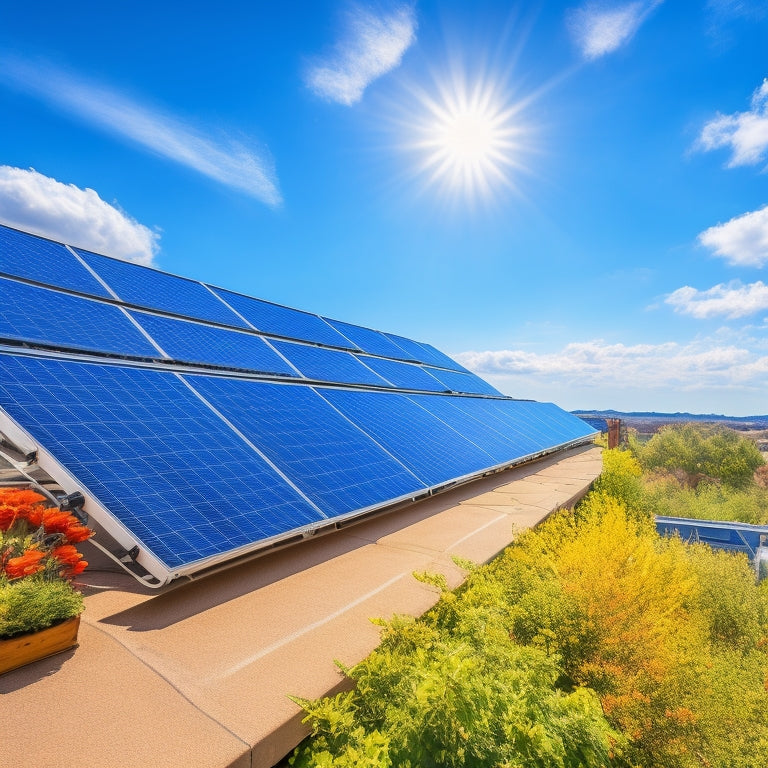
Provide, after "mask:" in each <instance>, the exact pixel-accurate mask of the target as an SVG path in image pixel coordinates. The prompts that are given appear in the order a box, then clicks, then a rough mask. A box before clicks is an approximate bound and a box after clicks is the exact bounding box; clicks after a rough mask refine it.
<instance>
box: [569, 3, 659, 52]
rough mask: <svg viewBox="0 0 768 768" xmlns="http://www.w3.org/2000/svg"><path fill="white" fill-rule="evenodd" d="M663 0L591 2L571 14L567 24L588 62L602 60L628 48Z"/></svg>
mask: <svg viewBox="0 0 768 768" xmlns="http://www.w3.org/2000/svg"><path fill="white" fill-rule="evenodd" d="M662 2H663V0H638V2H632V3H587V4H586V5H582V6H581V7H580V8H575V9H573V10H571V11H569V12H568V14H567V16H566V23H567V24H568V29H569V30H570V33H571V36H572V37H573V39H574V42H575V43H576V45H577V46H578V48H579V50H580V51H581V55H582V56H583V57H584V58H585V59H590V60H591V59H599V58H600V57H601V56H605V55H606V54H608V53H613V51H616V50H618V49H619V48H621V46H623V45H626V44H627V43H628V42H629V41H630V40H631V39H632V38H633V37H634V35H635V32H637V30H638V29H639V28H640V26H641V24H642V23H643V22H644V21H645V20H646V18H648V15H649V14H650V13H651V11H653V9H654V8H656V6H658V5H661V3H662Z"/></svg>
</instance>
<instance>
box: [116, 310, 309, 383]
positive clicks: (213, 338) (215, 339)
mask: <svg viewBox="0 0 768 768" xmlns="http://www.w3.org/2000/svg"><path fill="white" fill-rule="evenodd" d="M131 315H132V316H133V317H134V318H135V319H136V321H137V322H138V323H139V324H140V325H141V327H142V328H144V330H145V331H146V332H147V333H148V334H149V335H150V336H151V337H152V338H153V339H154V340H155V341H156V342H157V344H159V345H160V347H161V348H162V349H163V351H164V352H165V353H166V354H167V355H168V356H169V357H170V358H171V359H173V360H178V361H181V362H186V363H204V364H206V365H220V366H225V367H228V368H241V369H245V370H251V371H257V372H259V373H277V374H280V375H282V376H294V377H297V376H298V374H297V373H296V371H294V370H293V369H292V368H291V366H290V365H288V363H286V362H285V360H283V359H282V358H281V357H280V355H278V354H276V353H275V352H274V351H273V350H272V349H270V348H269V345H268V344H267V343H266V342H265V341H264V339H262V338H261V337H259V336H255V335H254V334H252V333H243V332H241V331H230V330H227V329H225V328H217V327H216V326H213V325H202V324H201V323H193V322H191V321H189V320H177V319H175V318H171V317H160V316H159V315H151V314H149V313H148V312H138V311H133V310H132V311H131Z"/></svg>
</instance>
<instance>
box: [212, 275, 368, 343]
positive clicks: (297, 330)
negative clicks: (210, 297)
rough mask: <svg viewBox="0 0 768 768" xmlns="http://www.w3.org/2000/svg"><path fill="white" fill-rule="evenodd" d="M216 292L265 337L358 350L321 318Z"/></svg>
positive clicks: (220, 291)
mask: <svg viewBox="0 0 768 768" xmlns="http://www.w3.org/2000/svg"><path fill="white" fill-rule="evenodd" d="M214 291H215V292H216V294H217V295H218V296H221V297H222V298H223V299H224V301H226V302H227V304H229V305H230V306H231V307H232V308H233V309H235V310H236V311H237V312H239V313H240V314H241V315H242V316H243V317H244V318H245V319H246V320H247V321H248V322H249V323H251V325H253V327H254V328H257V329H258V330H260V331H263V332H264V333H269V334H273V335H275V336H284V337H286V338H289V339H300V340H301V341H313V342H315V343H316V344H326V345H328V346H331V347H342V348H343V349H354V348H355V345H354V344H352V342H350V341H348V340H347V339H345V338H344V337H343V336H342V335H341V334H340V333H338V332H337V331H336V330H334V329H333V328H331V326H330V325H328V323H326V322H325V320H323V319H321V318H320V317H319V316H318V315H313V314H310V313H309V312H302V311H300V310H298V309H289V308H288V307H282V306H280V305H279V304H271V303H270V302H268V301H261V300H260V299H252V298H251V297H250V296H243V295H242V294H240V293H232V292H231V291H225V290H222V289H221V288H215V289H214Z"/></svg>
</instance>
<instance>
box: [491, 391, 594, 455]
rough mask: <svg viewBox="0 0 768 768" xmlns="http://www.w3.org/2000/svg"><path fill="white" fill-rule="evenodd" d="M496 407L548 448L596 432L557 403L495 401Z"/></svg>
mask: <svg viewBox="0 0 768 768" xmlns="http://www.w3.org/2000/svg"><path fill="white" fill-rule="evenodd" d="M490 402H492V403H493V406H494V408H495V410H496V411H497V412H498V413H499V414H500V415H501V418H502V419H504V420H505V421H506V422H507V423H508V424H510V426H511V425H516V426H517V428H523V429H525V430H526V432H527V434H529V435H531V437H532V438H533V439H535V440H536V441H537V443H538V445H539V446H540V448H539V450H545V449H546V448H548V447H552V446H553V445H559V444H563V443H566V442H569V441H571V440H577V439H579V438H582V437H586V436H588V435H591V434H594V432H595V430H593V429H592V428H591V427H589V425H587V424H585V423H584V422H583V421H581V419H578V418H577V417H576V416H573V414H570V413H568V412H567V411H564V410H562V409H561V408H558V407H557V406H556V405H554V404H553V403H538V402H534V401H531V400H493V401H490Z"/></svg>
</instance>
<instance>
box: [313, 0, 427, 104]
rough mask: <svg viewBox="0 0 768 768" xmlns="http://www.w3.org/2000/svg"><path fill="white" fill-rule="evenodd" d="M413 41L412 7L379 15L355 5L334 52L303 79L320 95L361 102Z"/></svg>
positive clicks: (342, 100) (394, 65)
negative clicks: (374, 83) (372, 84)
mask: <svg viewBox="0 0 768 768" xmlns="http://www.w3.org/2000/svg"><path fill="white" fill-rule="evenodd" d="M414 40H416V16H415V13H414V10H413V8H412V7H411V6H400V7H398V8H396V9H395V10H393V11H392V12H391V13H389V14H385V15H380V16H377V15H376V14H374V13H372V12H370V11H368V10H365V9H363V8H361V7H355V8H354V9H353V10H352V11H350V13H349V16H348V19H347V28H346V30H345V34H344V35H343V37H342V39H341V41H340V42H338V43H337V44H336V46H335V49H334V52H333V53H332V54H331V55H330V56H329V57H327V58H325V59H322V60H318V61H317V62H315V63H314V64H313V65H312V66H310V67H309V68H308V69H307V71H306V73H305V76H304V81H305V83H306V85H307V86H308V87H309V88H310V89H311V90H312V91H313V92H314V93H316V94H317V95H318V96H320V97H321V98H323V99H326V100H328V101H335V102H338V103H339V104H345V105H347V106H350V105H352V104H354V103H355V102H357V101H360V99H361V98H362V97H363V93H364V92H365V89H366V88H367V87H368V86H369V85H370V84H371V83H372V82H373V81H374V80H376V79H377V78H379V77H381V76H382V75H384V74H386V73H387V72H389V71H390V70H392V69H394V68H395V67H397V66H399V64H400V61H401V59H402V58H403V54H404V53H405V52H406V51H407V50H408V48H409V47H410V46H411V44H412V43H413V42H414Z"/></svg>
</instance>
